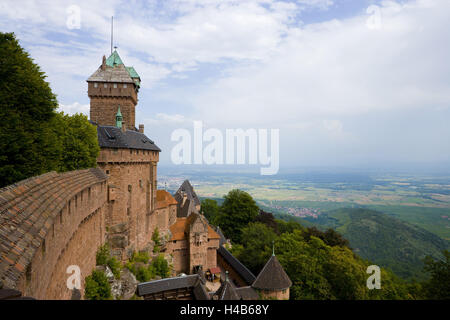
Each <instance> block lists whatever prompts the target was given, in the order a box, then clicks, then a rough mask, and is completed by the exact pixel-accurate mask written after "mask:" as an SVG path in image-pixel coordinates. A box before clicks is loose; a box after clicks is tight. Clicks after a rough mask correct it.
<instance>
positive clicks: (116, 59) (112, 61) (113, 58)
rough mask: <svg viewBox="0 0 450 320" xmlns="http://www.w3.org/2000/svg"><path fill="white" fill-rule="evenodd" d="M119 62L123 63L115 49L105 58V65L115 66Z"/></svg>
mask: <svg viewBox="0 0 450 320" xmlns="http://www.w3.org/2000/svg"><path fill="white" fill-rule="evenodd" d="M119 64H123V62H122V59H120V57H119V54H118V53H117V51H116V50H114V52H113V53H111V55H110V56H109V58H108V59H106V65H107V66H110V67H115V66H117V65H119Z"/></svg>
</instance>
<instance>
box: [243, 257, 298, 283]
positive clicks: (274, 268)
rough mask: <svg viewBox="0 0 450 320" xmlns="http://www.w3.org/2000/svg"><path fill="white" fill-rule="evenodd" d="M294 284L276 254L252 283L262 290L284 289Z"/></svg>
mask: <svg viewBox="0 0 450 320" xmlns="http://www.w3.org/2000/svg"><path fill="white" fill-rule="evenodd" d="M290 286H292V281H291V279H289V277H288V275H287V274H286V272H285V271H284V269H283V267H282V266H281V264H280V262H279V261H278V259H277V257H276V256H275V255H272V256H271V257H270V259H269V261H267V263H266V265H265V266H264V268H263V269H262V270H261V272H260V273H259V274H258V277H256V280H255V282H254V283H253V284H252V287H253V288H256V289H262V290H284V289H287V288H289V287H290Z"/></svg>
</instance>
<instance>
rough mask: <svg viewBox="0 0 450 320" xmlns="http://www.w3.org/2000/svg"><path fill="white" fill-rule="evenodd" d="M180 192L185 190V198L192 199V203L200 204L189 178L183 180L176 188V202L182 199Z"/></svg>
mask: <svg viewBox="0 0 450 320" xmlns="http://www.w3.org/2000/svg"><path fill="white" fill-rule="evenodd" d="M182 192H185V193H186V195H187V198H188V199H189V200H193V201H194V205H196V206H197V205H200V200H199V199H198V197H197V194H196V193H195V191H194V188H193V187H192V185H191V183H190V182H189V180H184V181H183V183H182V184H181V186H180V187H179V188H178V190H177V192H176V193H175V196H174V197H175V200H177V201H178V203H179V202H180V201H181V200H182V199H183V196H182Z"/></svg>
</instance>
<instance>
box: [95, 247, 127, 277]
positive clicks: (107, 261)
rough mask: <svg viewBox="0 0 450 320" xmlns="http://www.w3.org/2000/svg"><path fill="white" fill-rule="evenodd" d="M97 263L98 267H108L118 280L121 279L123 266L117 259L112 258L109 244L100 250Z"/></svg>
mask: <svg viewBox="0 0 450 320" xmlns="http://www.w3.org/2000/svg"><path fill="white" fill-rule="evenodd" d="M95 261H96V264H97V266H108V267H109V268H110V269H111V272H112V273H113V274H114V277H115V278H116V279H119V278H120V271H121V270H122V265H121V264H120V262H119V260H117V258H116V257H113V256H111V253H110V251H109V246H108V244H107V243H105V244H104V245H102V246H101V247H100V248H98V250H97V253H96V255H95Z"/></svg>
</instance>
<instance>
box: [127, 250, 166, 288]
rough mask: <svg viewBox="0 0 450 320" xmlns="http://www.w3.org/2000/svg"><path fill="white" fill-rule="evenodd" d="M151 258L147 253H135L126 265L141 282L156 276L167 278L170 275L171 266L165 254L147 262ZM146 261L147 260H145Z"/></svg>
mask: <svg viewBox="0 0 450 320" xmlns="http://www.w3.org/2000/svg"><path fill="white" fill-rule="evenodd" d="M148 260H149V258H148V255H147V254H144V253H140V254H139V255H137V254H136V255H135V254H133V258H132V260H130V261H128V262H127V263H126V264H125V267H126V268H127V269H128V270H130V271H131V273H133V274H134V275H135V276H136V279H137V280H138V281H139V282H147V281H150V280H152V279H154V278H155V277H156V276H159V277H161V278H167V277H169V276H170V266H169V264H168V262H167V260H166V259H164V255H162V254H160V255H158V256H157V257H156V258H154V259H153V260H152V262H151V263H150V264H147V262H148ZM145 261H146V262H145Z"/></svg>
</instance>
